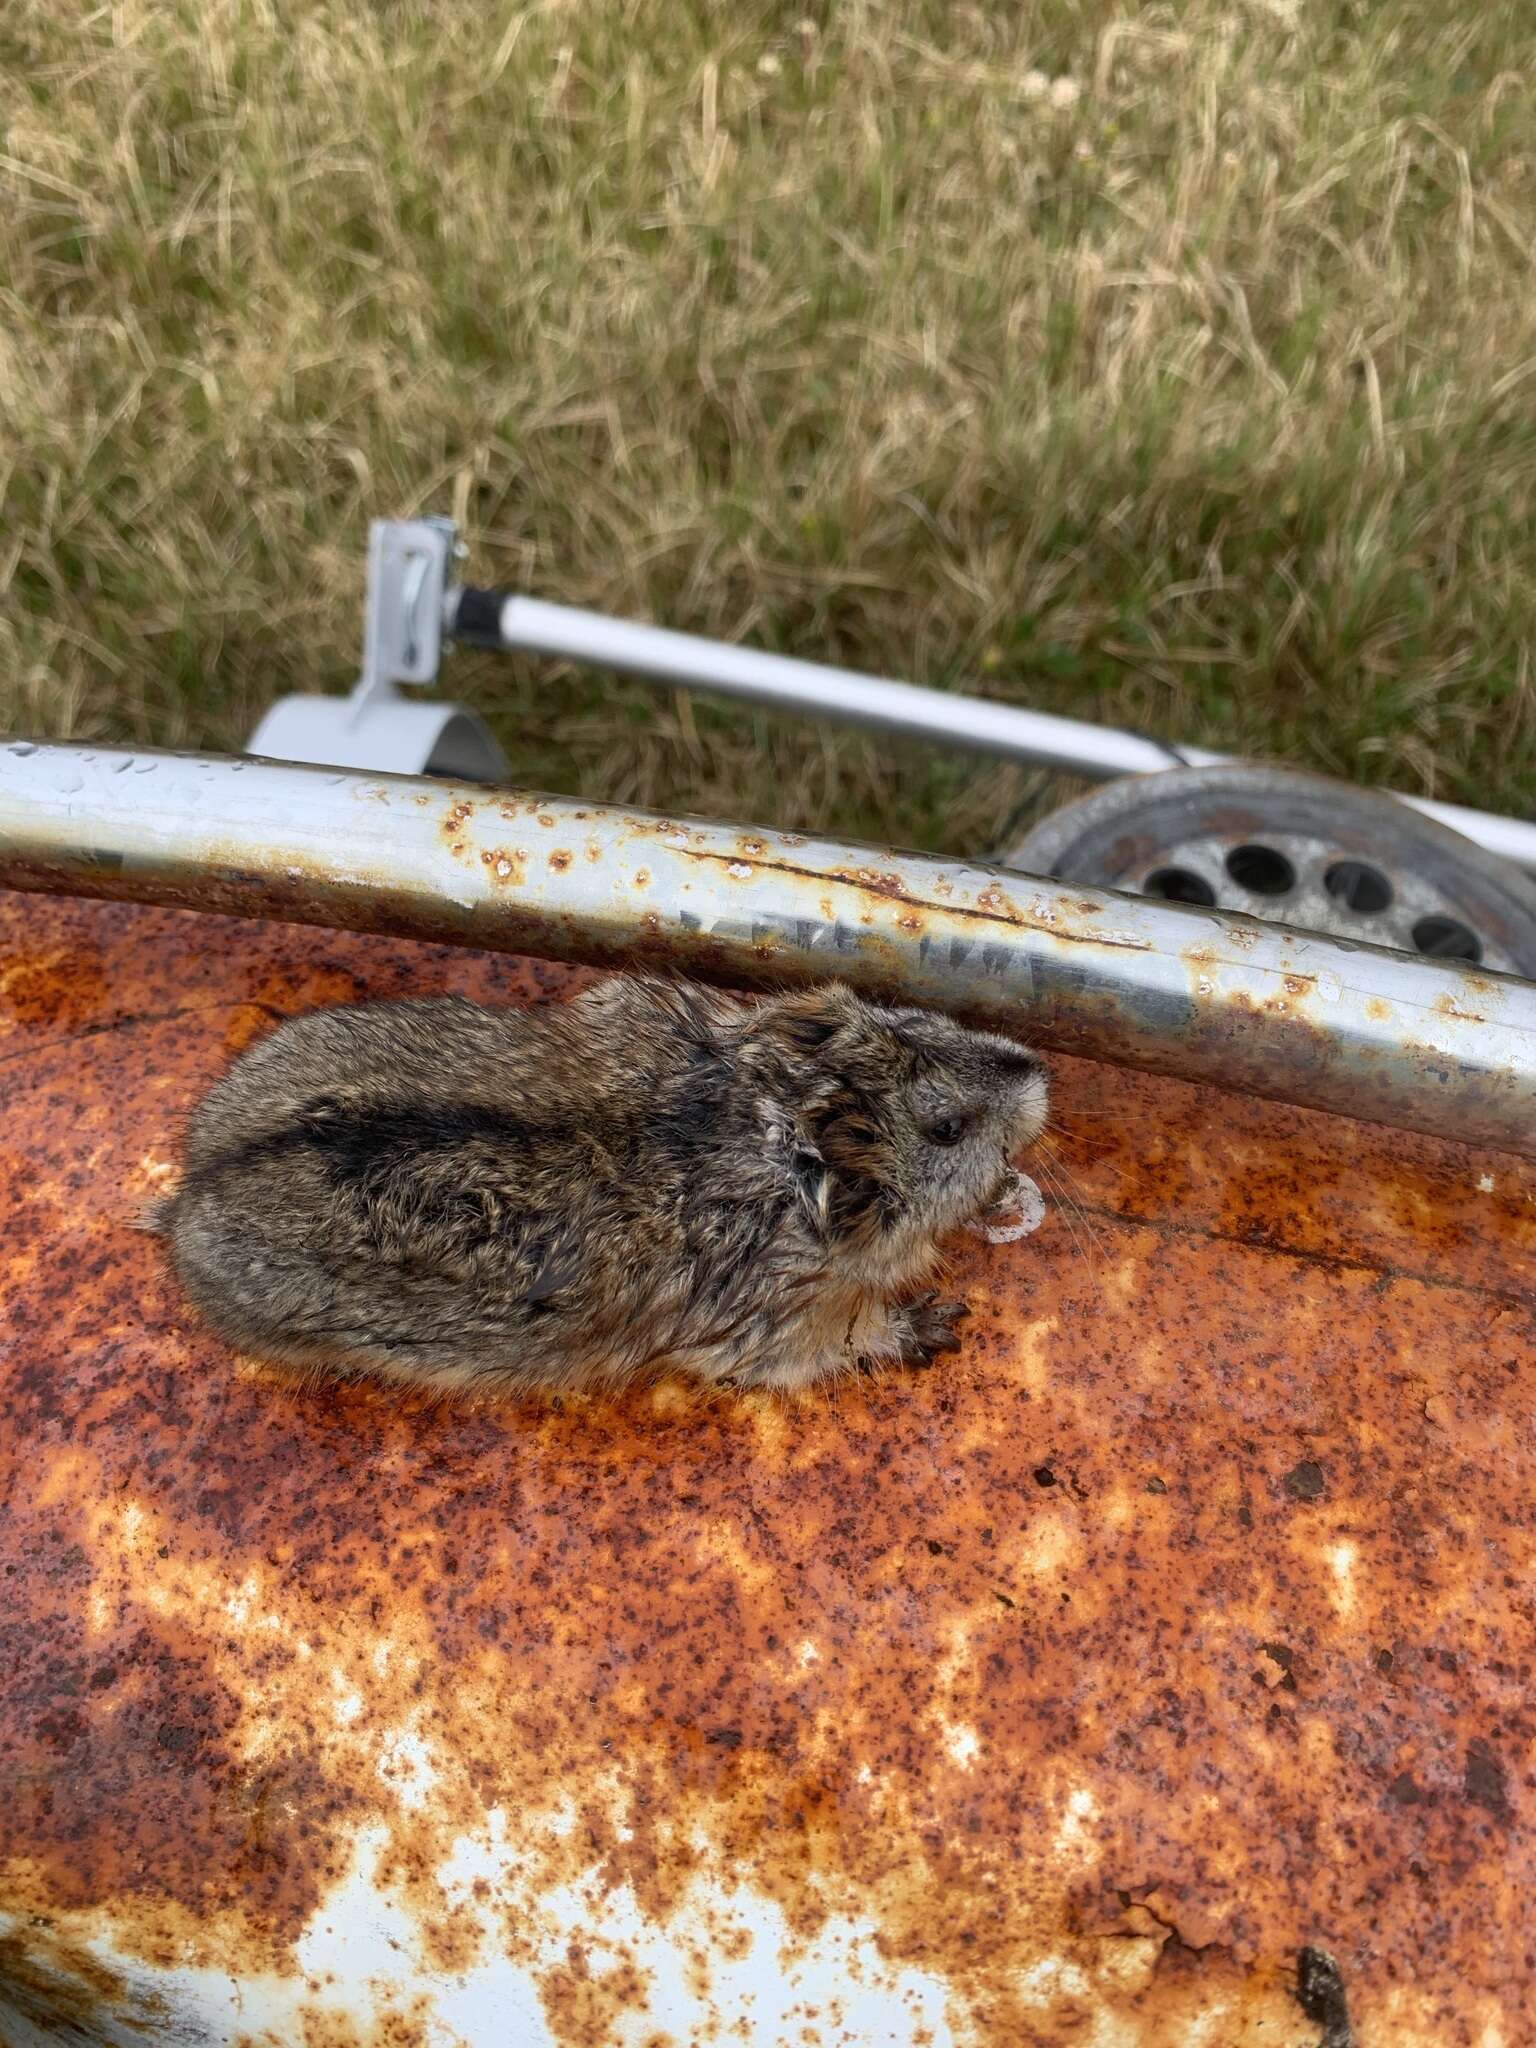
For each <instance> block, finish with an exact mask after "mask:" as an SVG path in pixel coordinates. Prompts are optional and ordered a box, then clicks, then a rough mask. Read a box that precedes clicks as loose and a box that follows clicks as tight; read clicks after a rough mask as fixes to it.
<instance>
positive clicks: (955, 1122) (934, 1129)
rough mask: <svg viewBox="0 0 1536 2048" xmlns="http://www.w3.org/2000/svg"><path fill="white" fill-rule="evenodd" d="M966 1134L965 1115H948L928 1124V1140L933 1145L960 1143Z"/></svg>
mask: <svg viewBox="0 0 1536 2048" xmlns="http://www.w3.org/2000/svg"><path fill="white" fill-rule="evenodd" d="M964 1136H965V1118H964V1117H963V1116H946V1117H944V1118H943V1119H941V1121H940V1122H938V1123H936V1124H930V1125H929V1126H928V1142H929V1144H931V1145H958V1144H959V1142H960V1140H961V1139H962V1138H963V1137H964Z"/></svg>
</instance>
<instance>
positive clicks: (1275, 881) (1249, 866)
mask: <svg viewBox="0 0 1536 2048" xmlns="http://www.w3.org/2000/svg"><path fill="white" fill-rule="evenodd" d="M1227 873H1228V874H1229V875H1230V876H1231V877H1232V879H1233V881H1234V882H1236V884H1237V886H1238V887H1239V888H1240V889H1246V890H1247V891H1248V892H1249V894H1250V895H1253V896H1288V895H1289V894H1290V893H1291V891H1292V890H1293V889H1294V888H1295V886H1296V870H1295V869H1294V868H1293V867H1292V866H1291V863H1290V862H1289V861H1288V860H1287V859H1286V857H1285V855H1284V854H1283V853H1282V852H1281V851H1280V849H1279V848H1278V847H1275V846H1259V845H1253V846H1234V847H1233V849H1232V851H1231V852H1230V853H1229V854H1228V855H1227Z"/></svg>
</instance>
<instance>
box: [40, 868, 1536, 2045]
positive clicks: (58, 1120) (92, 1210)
mask: <svg viewBox="0 0 1536 2048" xmlns="http://www.w3.org/2000/svg"><path fill="white" fill-rule="evenodd" d="M575 978H576V977H573V976H572V975H571V974H570V973H569V972H567V971H565V970H561V969H556V968H547V967H541V966H538V965H535V964H533V963H530V962H527V961H520V960H512V959H506V958H493V957H489V956H485V955H478V954H471V953H468V952H465V951H462V950H460V951H455V950H452V949H448V948H439V947H427V946H420V945H412V944H407V943H401V942H387V941H382V940H365V939H358V938H354V937H350V936H342V935H337V934H332V933H319V932H315V931H313V930H309V929H304V928H300V927H295V926H279V925H266V926H262V925H248V924H246V925H242V924H237V923H232V922H231V923H226V922H222V921H219V920H209V919H206V918H191V917H186V916H183V915H180V914H177V913H174V912H168V911H160V910H142V909H134V908H125V907H117V906H103V905H95V904H86V903H83V902H79V901H72V900H68V899H42V898H37V897H22V896H9V897H0V1086H3V1088H4V1091H5V1102H6V1113H5V1119H4V1122H3V1125H0V1132H3V1139H0V1148H3V1152H4V1159H3V1171H0V1263H3V1282H0V1285H3V1301H4V1311H3V1315H4V1320H3V1324H0V1468H3V1478H0V1499H3V1501H4V1504H5V1509H6V1512H5V1515H4V1517H3V1520H0V1577H3V1585H4V1593H5V1620H6V1627H5V1630H4V1633H3V1636H0V1790H3V1797H0V2039H3V2040H4V2041H5V2042H6V2044H7V2048H30V2044H31V2043H32V2042H34V2041H55V2040H77V2041H83V2042H111V2043H114V2044H115V2043H120V2042H121V2043H133V2042H141V2041H150V2042H160V2041H169V2042H173V2043H181V2042H186V2043H193V2042H208V2041H217V2042H230V2043H235V2042H238V2043H241V2044H243V2048H253V2044H258V2043H259V2044H263V2048H289V2044H294V2043H302V2044H305V2048H331V2044H338V2048H339V2044H349V2048H357V2044H362V2043H369V2044H374V2043H378V2044H382V2043H401V2044H414V2043H417V2042H423V2043H429V2044H432V2048H452V2044H456V2043H461V2042H471V2043H473V2044H475V2048H481V2044H482V2043H484V2044H491V2043H495V2044H498V2048H499V2044H501V2043H503V2042H508V2041H512V2042H516V2043H519V2044H522V2043H528V2044H533V2043H542V2042H549V2043H554V2044H558V2048H598V2044H609V2043H614V2044H621V2043H622V2044H646V2048H661V2044H663V2043H672V2044H675V2048H694V2044H698V2048H714V2044H723V2043H727V2042H742V2041H746V2042H751V2043H754V2044H755V2043H758V2042H768V2043H778V2042H784V2043H790V2042H794V2043H796V2044H800V2048H831V2044H834V2043H836V2044H851V2043H862V2042H867V2041H876V2040H878V2041H882V2042H899V2043H903V2044H907V2043H910V2044H913V2048H916V2044H920V2043H921V2044H927V2048H941V2044H944V2043H953V2044H956V2048H972V2044H986V2048H1002V2044H1006V2048H1015V2044H1021V2043H1030V2044H1051V2043H1058V2042H1060V2043H1067V2042H1071V2043H1082V2042H1089V2041H1091V2042H1093V2043H1095V2044H1099V2043H1105V2044H1111V2048H1132V2044H1134V2048H1142V2044H1147V2048H1188V2044H1192V2043H1208V2044H1220V2048H1316V2044H1318V2043H1320V2042H1325V2041H1326V2043H1327V2044H1328V2048H1343V2044H1345V2043H1351V2042H1352V2043H1353V2044H1354V2048H1431V2044H1433V2048H1518V2044H1521V2043H1523V2042H1527V2041H1529V2040H1530V2039H1531V2038H1532V2033H1531V2022H1530V2019H1529V2017H1528V2015H1529V2013H1530V2011H1531V2010H1532V2009H1533V2006H1536V1955H1533V1953H1532V1950H1533V1943H1532V1939H1531V1936H1530V1932H1529V1919H1530V1913H1529V1901H1530V1898H1531V1896H1532V1891H1533V1885H1536V1849H1533V1834H1532V1823H1533V1820H1536V1790H1533V1776H1532V1770H1533V1744H1536V1710H1533V1708H1532V1704H1531V1700H1532V1672H1531V1663H1532V1622H1533V1608H1536V1593H1533V1591H1532V1588H1533V1585H1536V1578H1533V1574H1532V1569H1531V1567H1532V1548H1533V1540H1536V1539H1533V1533H1532V1532H1533V1518H1532V1508H1531V1502H1532V1499H1533V1497H1536V1471H1533V1466H1536V1429H1533V1422H1536V1295H1533V1278H1532V1276H1533V1271H1536V1264H1533V1254H1536V1200H1533V1197H1536V1179H1533V1175H1532V1172H1531V1170H1530V1169H1529V1168H1527V1167H1525V1166H1523V1165H1522V1164H1521V1163H1520V1162H1518V1161H1515V1160H1512V1159H1511V1158H1509V1157H1508V1156H1504V1155H1494V1154H1479V1153H1477V1152H1475V1151H1473V1150H1471V1149H1468V1148H1464V1147H1459V1146H1454V1145H1449V1144H1440V1143H1436V1142H1434V1141H1431V1140H1428V1139H1423V1138H1415V1137H1410V1136H1406V1135H1403V1134H1399V1133H1392V1132H1388V1131H1386V1130H1383V1129H1378V1128H1371V1127H1368V1126H1365V1125H1361V1124H1353V1123H1348V1122H1344V1121H1340V1120H1333V1119H1330V1118H1326V1117H1323V1116H1320V1115H1316V1114H1312V1113H1308V1112H1303V1111H1300V1110H1295V1109H1287V1108H1280V1107H1276V1106H1273V1105H1265V1104H1261V1103H1258V1102H1256V1101H1253V1100H1249V1099H1242V1098H1237V1097H1233V1096H1227V1095H1222V1094H1219V1093H1216V1092H1214V1091H1211V1090H1208V1089H1200V1088H1195V1087H1191V1086H1188V1085H1185V1084H1182V1083H1178V1082H1174V1081H1170V1080H1165V1079H1155V1078H1149V1077H1137V1076H1132V1075H1128V1074H1125V1073H1123V1072H1118V1071H1115V1070H1112V1069H1108V1068H1104V1067H1099V1066H1094V1065H1090V1064H1088V1063H1084V1062H1077V1061H1072V1060H1067V1059H1063V1060H1060V1061H1058V1062H1057V1063H1056V1067H1057V1084H1056V1085H1057V1112H1056V1124H1057V1126H1058V1129H1057V1135H1056V1137H1055V1139H1054V1147H1055V1150H1054V1156H1052V1155H1043V1156H1044V1157H1045V1164H1044V1166H1043V1167H1042V1169H1041V1173H1040V1177H1041V1179H1042V1181H1043V1182H1044V1183H1045V1184H1046V1186H1047V1189H1048V1191H1050V1190H1051V1189H1052V1188H1053V1187H1059V1186H1060V1185H1071V1186H1073V1188H1074V1192H1075V1193H1076V1195H1077V1197H1078V1199H1079V1201H1080V1203H1081V1205H1082V1206H1081V1209H1080V1210H1079V1211H1078V1212H1077V1213H1072V1212H1070V1211H1068V1210H1067V1209H1066V1208H1065V1207H1064V1206H1063V1205H1062V1204H1061V1203H1060V1201H1059V1200H1056V1201H1053V1206H1052V1210H1051V1213H1050V1215H1049V1216H1048V1218H1047V1221H1046V1223H1045V1224H1044V1226H1043V1227H1042V1228H1041V1229H1040V1230H1039V1232H1038V1233H1037V1234H1036V1235H1035V1236H1033V1237H1030V1238H1027V1239H1025V1240H1024V1241H1022V1242H1020V1243H1017V1244H1013V1245H1008V1246H1001V1247H983V1246H981V1245H979V1244H976V1243H974V1242H972V1241H969V1240H968V1241H967V1242H966V1244H965V1245H964V1247H963V1248H962V1249H960V1250H959V1252H958V1253H957V1271H956V1281H957V1289H958V1291H961V1292H963V1293H965V1294H966V1295H967V1297H968V1298H969V1299H970V1301H971V1303H972V1305H973V1309H974V1315H973V1319H972V1321H971V1322H970V1323H969V1324H968V1325H967V1326H966V1341H965V1345H964V1348H963V1350H962V1351H961V1352H960V1353H959V1354H957V1355H956V1356H955V1357H953V1358H952V1359H949V1360H946V1361H945V1362H944V1363H942V1364H941V1365H940V1366H938V1367H937V1368H935V1369H934V1370H932V1371H930V1372H928V1373H926V1374H922V1375H907V1374H896V1375H893V1376H890V1377H887V1378H882V1379H879V1380H873V1381H870V1382H869V1383H868V1384H867V1385H864V1386H861V1387H859V1388H857V1389H855V1390H852V1391H847V1390H845V1391H842V1392H840V1393H839V1394H838V1396H837V1397H836V1399H835V1401H834V1400H828V1399H827V1398H826V1397H824V1396H822V1397H814V1396H813V1397H805V1398H802V1399H800V1400H798V1401H795V1402H793V1403H785V1402H783V1401H773V1400H770V1399H767V1398H761V1399H754V1398H750V1397H738V1398H734V1399H717V1400H715V1401H713V1402H704V1403H701V1402H699V1401H697V1400H695V1399H693V1398H692V1397H690V1396H689V1395H688V1394H686V1393H685V1392H683V1391H681V1390H678V1389H676V1388H672V1387H662V1388H659V1389H656V1390H654V1391H651V1392H637V1393H634V1394H632V1395H629V1396H626V1397H625V1398H623V1399H619V1400H612V1401H595V1402H581V1403H576V1402H567V1403H566V1404H565V1405H564V1406H563V1407H562V1406H560V1405H558V1404H556V1405H554V1406H548V1405H540V1404H537V1403H532V1402H530V1403H527V1404H522V1405H511V1406H508V1407H505V1408H502V1409H499V1410H496V1411H488V1412H481V1413H464V1412H462V1411H456V1410H453V1409H449V1408H434V1407H432V1406H430V1405H427V1404H424V1403H411V1402H402V1401H401V1400H400V1399H398V1398H397V1397H395V1396H392V1395H390V1394H388V1393H386V1392H384V1391H382V1390H378V1389H372V1388H356V1389H350V1390H347V1391H345V1392H338V1393H332V1394H329V1395H326V1396H321V1397H316V1396H303V1395H299V1394H296V1393H294V1392H293V1391H291V1390H287V1389H284V1388H281V1387H278V1386H275V1385H273V1384H271V1383H269V1382H267V1381H265V1380H264V1379H263V1378H262V1377H261V1376H260V1375H259V1374H258V1373H257V1372H255V1371H254V1370H253V1369H251V1368H248V1367H242V1366H240V1365H239V1364H238V1363H237V1362H236V1361H234V1360H232V1359H231V1358H230V1357H229V1356H228V1354H226V1353H225V1352H224V1351H222V1350H221V1348H220V1347H219V1346H218V1345H217V1344H215V1343H214V1342H213V1341H212V1340H211V1339H210V1338H209V1337H208V1336H207V1334H206V1333H205V1332H203V1331H202V1330H201V1329H199V1328H198V1327H197V1326H196V1324H195V1323H194V1322H193V1320H192V1319H191V1318H190V1317H189V1316H188V1314H187V1312H186V1311H185V1309H184V1308H183V1306H182V1304H181V1302H180V1301H179V1299H178V1297H177V1295H176V1292H175V1290H174V1287H173V1286H172V1284H171V1282H170V1280H169V1279H168V1277H167V1275H166V1273H165V1272H164V1270H163V1269H162V1267H161V1265H160V1263H159V1258H158V1254H157V1250H156V1247H155V1245H154V1243H153V1242H152V1241H151V1240H149V1239H147V1238H145V1237H143V1236H140V1235H138V1234H136V1233H135V1232H134V1231H133V1230H132V1229H131V1228H130V1227H129V1226H130V1221H131V1218H132V1216H133V1214H134V1213H135V1211H136V1209H137V1208H138V1206H139V1205H140V1204H141V1203H142V1202H143V1201H144V1199H145V1198H146V1197H147V1196H148V1195H149V1194H150V1193H151V1192H152V1191H153V1190H155V1189H156V1188H158V1187H160V1186H161V1185H163V1183H164V1181H165V1178H166V1176H167V1174H168V1173H169V1172H170V1171H171V1169H172V1166H173V1162H174V1159H175V1156H176V1134H177V1130H178V1127H179V1124H180V1121H181V1119H182V1118H183V1117H184V1115H185V1113H186V1112H187V1110H188V1109H189V1108H190V1106H191V1105H192V1103H193V1102H194V1101H195V1099H196V1097H197V1096H198V1094H199V1092H200V1091H201V1089H202V1088H203V1087H204V1086H205V1085H206V1083H207V1082H208V1081H209V1080H210V1079H211V1078H212V1076H213V1075H214V1073H215V1072H216V1071H218V1069H219V1068H220V1067H221V1065H222V1064H223V1062H224V1061H225V1060H226V1059H227V1058H228V1057H229V1055H230V1054H231V1053H232V1052H233V1051H235V1050H236V1049H238V1048H239V1047H241V1046H242V1045H244V1044H245V1043H246V1042H248V1041H249V1039H250V1038H251V1037H252V1036H253V1035H254V1034H256V1033H258V1032H260V1031H263V1030H266V1029H268V1028H269V1027H270V1025H271V1023H272V1021H273V1019H274V1018H276V1017H277V1016H280V1015H282V1014H286V1013H289V1012H291V1011H293V1010H295V1009H300V1008H304V1007H309V1006H312V1005H315V1004H318V1003H327V1002H335V1001H343V1000H350V999H353V998H356V997H358V996H363V995H386V996H387V995H403V994H406V993H411V994H418V993H422V992H425V991H433V990H440V989H447V988H452V989H457V990H461V991H463V992H465V993H469V994H473V995H477V996H481V997H489V998H494V999H502V1000H512V1001H525V1000H535V1001H538V1000H547V999H554V998H557V997H558V996H559V995H560V994H562V993H564V992H565V991H566V990H568V989H569V987H570V986H571V985H572V983H573V980H574V979H575ZM1069 1174H1070V1176H1072V1177H1073V1178H1072V1179H1071V1180H1064V1178H1063V1177H1064V1176H1067V1175H1069ZM1299 1958H1300V1963H1298V1959H1299ZM1298 1969H1299V1974H1298ZM1298 1990H1299V1992H1300V1994H1301V1995H1300V1997H1298ZM71 2030H73V2031H71Z"/></svg>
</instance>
